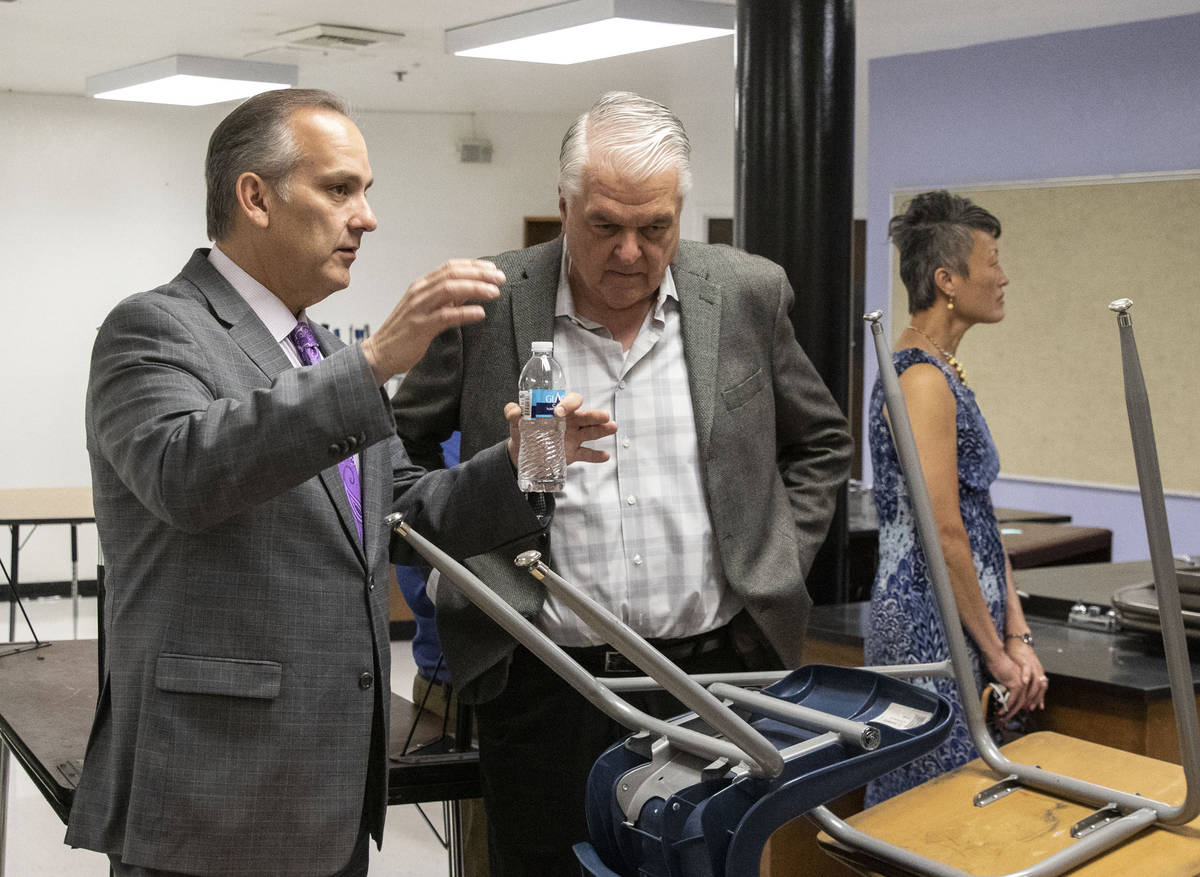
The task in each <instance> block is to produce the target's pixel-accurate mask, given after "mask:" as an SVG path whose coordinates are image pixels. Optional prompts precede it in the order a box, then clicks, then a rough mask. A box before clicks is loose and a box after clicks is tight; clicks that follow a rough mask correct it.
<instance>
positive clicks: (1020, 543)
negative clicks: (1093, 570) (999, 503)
mask: <svg viewBox="0 0 1200 877" xmlns="http://www.w3.org/2000/svg"><path fill="white" fill-rule="evenodd" d="M1000 541H1001V542H1002V543H1004V551H1005V553H1007V554H1008V559H1009V560H1010V561H1012V565H1013V569H1031V568H1033V567H1040V566H1059V565H1062V564H1071V563H1107V562H1108V561H1110V560H1112V530H1107V529H1105V528H1104V527H1080V526H1077V525H1075V524H1047V523H1043V522H1041V521H1007V522H1003V523H1001V524H1000Z"/></svg>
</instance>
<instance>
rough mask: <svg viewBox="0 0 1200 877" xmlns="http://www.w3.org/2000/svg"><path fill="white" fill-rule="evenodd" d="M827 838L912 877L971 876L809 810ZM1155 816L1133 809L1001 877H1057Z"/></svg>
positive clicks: (1150, 822)
mask: <svg viewBox="0 0 1200 877" xmlns="http://www.w3.org/2000/svg"><path fill="white" fill-rule="evenodd" d="M807 815H808V816H809V818H811V819H812V820H813V821H814V822H816V823H817V825H819V826H820V827H821V829H822V830H823V831H825V832H826V833H827V834H828V835H829V836H830V837H832V838H833V839H834V840H837V841H839V842H840V843H842V844H845V845H846V846H849V847H856V848H858V849H862V850H865V851H866V852H868V853H870V854H871V855H873V856H876V857H878V858H880V859H883V860H885V861H887V862H893V863H896V864H899V865H900V866H901V867H902V868H904V869H905V870H906V871H908V872H910V873H912V874H919V875H922V877H973V875H971V874H970V873H969V872H967V871H963V870H960V869H959V868H954V867H951V866H950V865H947V864H945V863H943V862H937V861H934V860H933V859H929V858H926V857H925V856H922V855H919V854H918V853H914V852H913V851H912V850H909V849H906V848H905V847H902V846H898V845H896V844H893V843H888V842H887V841H885V840H880V839H879V838H877V837H875V836H873V835H870V834H866V833H864V832H862V831H859V830H858V829H857V828H854V827H853V826H851V825H849V824H847V823H846V822H844V821H843V820H841V819H839V818H838V817H837V816H835V815H834V814H833V812H832V811H830V810H829V809H828V808H827V807H824V806H821V807H816V808H815V809H813V810H810V811H809V812H808V814H807ZM1155 818H1156V817H1155V813H1154V811H1153V810H1150V809H1141V810H1135V811H1134V812H1132V813H1129V814H1128V815H1126V816H1123V817H1121V818H1120V819H1117V820H1114V821H1113V822H1110V823H1109V824H1108V825H1105V826H1103V827H1102V828H1098V829H1096V830H1095V831H1093V832H1092V833H1091V834H1089V835H1087V837H1082V838H1080V839H1078V840H1076V841H1075V842H1074V843H1073V844H1071V845H1070V846H1069V847H1067V848H1065V849H1062V850H1059V851H1058V852H1056V853H1051V854H1050V855H1049V856H1047V857H1046V858H1044V859H1042V860H1041V861H1039V862H1037V863H1035V864H1033V865H1031V866H1029V867H1028V868H1022V869H1021V870H1019V871H1012V872H1010V873H1008V874H1006V875H1004V877H1057V875H1059V874H1065V873H1066V872H1067V871H1070V870H1071V869H1072V868H1075V867H1077V866H1078V865H1081V864H1082V863H1084V862H1086V861H1088V860H1090V859H1092V858H1095V857H1096V856H1097V855H1099V854H1100V853H1102V852H1104V851H1105V850H1109V849H1112V848H1113V847H1115V846H1116V845H1117V844H1119V843H1121V842H1123V841H1125V840H1128V839H1129V838H1131V837H1133V836H1134V835H1135V834H1137V833H1138V832H1139V831H1142V830H1144V829H1146V828H1148V827H1149V826H1151V825H1153V824H1154V822H1155Z"/></svg>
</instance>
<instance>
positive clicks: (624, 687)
mask: <svg viewBox="0 0 1200 877" xmlns="http://www.w3.org/2000/svg"><path fill="white" fill-rule="evenodd" d="M789 672H790V671H788V670H767V671H764V672H761V673H756V672H745V673H692V674H690V675H691V679H692V681H694V682H695V683H696V684H697V685H703V686H704V687H706V688H707V687H708V686H709V685H712V684H713V683H714V682H728V683H729V684H730V685H739V686H751V687H766V686H768V685H771V684H773V683H775V682H778V681H779V680H780V679H782V678H783V677H784V676H786V675H788V673H789ZM596 681H597V682H599V683H600V684H601V685H603V686H604V687H605V688H607V689H608V690H609V691H624V692H630V691H655V690H661V689H662V683H661V682H659V681H658V680H657V679H655V678H654V677H653V676H612V677H605V678H601V679H597V680H596Z"/></svg>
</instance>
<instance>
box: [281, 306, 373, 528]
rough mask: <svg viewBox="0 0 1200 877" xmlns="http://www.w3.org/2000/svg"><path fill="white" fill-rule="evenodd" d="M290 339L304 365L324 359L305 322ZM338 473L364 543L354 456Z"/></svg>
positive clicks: (301, 323)
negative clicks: (340, 475) (340, 474)
mask: <svg viewBox="0 0 1200 877" xmlns="http://www.w3.org/2000/svg"><path fill="white" fill-rule="evenodd" d="M288 338H289V339H290V340H291V342H292V343H293V344H294V345H296V352H297V353H299V354H300V362H301V363H303V364H304V365H316V364H317V363H318V362H320V361H321V360H322V359H323V358H324V357H322V356H321V348H320V346H318V344H317V338H316V336H315V335H313V332H312V329H310V328H309V327H308V323H305V322H304V321H303V320H301V321H300V322H299V323H297V324H296V328H295V329H293V330H292V331H291V332H290V333H289V334H288ZM338 471H339V472H341V473H342V487H344V488H345V490H346V499H348V500H350V510H351V511H352V512H354V526H355V527H357V528H358V541H359V543H362V541H363V523H362V520H363V518H362V488H361V486H360V485H359V483H358V466H357V465H356V464H355V462H354V455H353V454H351V455H350V456H349V457H347V458H346V459H344V460H342V462H340V463H338Z"/></svg>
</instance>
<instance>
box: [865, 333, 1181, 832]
mask: <svg viewBox="0 0 1200 877" xmlns="http://www.w3.org/2000/svg"><path fill="white" fill-rule="evenodd" d="M882 316H883V314H882V312H880V311H873V312H872V313H870V314H867V315H865V317H864V318H865V319H866V320H868V321H869V322H870V323H871V334H872V336H873V337H874V342H875V354H876V358H877V359H878V361H879V377H880V381H881V382H882V384H883V391H884V398H885V399H886V401H887V412H888V418H889V420H890V421H891V431H892V439H893V441H894V442H895V443H896V451H897V454H898V456H899V458H900V468H901V471H902V472H903V473H904V482H905V484H906V485H907V486H908V494H909V501H910V503H911V505H912V511H913V517H914V519H915V521H916V524H917V535H918V536H919V538H920V541H921V547H922V549H923V551H924V553H925V561H926V564H927V566H928V568H929V576H930V579H931V583H932V585H933V591H934V595H935V596H936V597H937V605H938V612H939V615H940V617H941V621H942V628H943V632H944V633H945V636H946V645H947V647H948V650H949V653H950V664H951V667H952V668H953V671H954V679H955V681H956V683H957V684H958V688H959V692H960V694H961V696H960V698H959V699H960V700H961V702H962V706H963V713H964V715H965V716H966V722H967V730H968V731H969V732H970V734H971V740H972V742H973V743H974V744H975V748H976V749H977V750H978V752H979V755H980V757H981V758H982V759H983V760H984V762H986V763H987V765H988V766H989V767H991V768H992V770H994V771H995V772H996V773H997V774H999V775H1000V776H1007V775H1009V774H1016V775H1017V777H1018V779H1020V780H1021V782H1022V783H1024V784H1025V785H1027V786H1031V787H1033V788H1037V789H1042V790H1044V791H1048V792H1053V793H1056V794H1060V795H1065V796H1067V797H1070V798H1072V799H1073V800H1076V801H1080V802H1083V803H1086V804H1089V805H1092V806H1096V807H1100V806H1104V805H1105V804H1107V803H1109V802H1112V803H1115V804H1116V805H1117V806H1119V807H1121V808H1122V809H1124V810H1138V809H1141V808H1144V807H1152V808H1154V809H1155V810H1158V811H1159V812H1173V810H1174V808H1172V807H1170V806H1169V805H1167V804H1162V803H1159V802H1156V801H1152V800H1149V799H1147V798H1143V797H1141V796H1140V795H1133V794H1130V793H1128V792H1123V791H1120V790H1117V789H1110V788H1107V787H1105V786H1100V785H1097V784H1095V783H1088V782H1084V781H1082V780H1077V779H1075V778H1073V777H1067V776H1062V775H1061V774H1055V773H1051V772H1049V771H1045V770H1042V769H1041V768H1039V767H1035V766H1033V765H1028V764H1020V763H1018V762H1015V761H1011V760H1009V759H1008V758H1007V757H1006V756H1005V755H1004V754H1003V753H1002V752H1000V750H999V748H998V747H997V746H996V744H995V742H994V741H993V740H992V738H991V736H990V735H989V734H988V732H987V725H986V723H985V721H984V717H983V708H982V705H981V703H980V699H979V697H978V696H976V693H975V680H974V677H973V675H972V674H971V671H970V669H969V668H970V666H971V664H970V661H969V658H968V655H967V645H966V634H965V633H963V628H962V622H961V620H960V619H959V615H958V606H957V603H956V601H955V599H954V591H953V589H952V588H951V585H950V573H949V570H948V569H947V567H946V560H945V556H944V555H943V554H942V546H941V541H940V539H939V536H938V531H937V524H936V523H935V521H934V518H933V507H932V505H931V503H930V499H929V489H928V487H927V486H926V484H925V477H924V475H923V473H922V469H921V460H920V457H919V455H918V454H917V445H916V439H915V438H914V437H913V432H912V423H911V422H910V421H909V418H908V408H907V406H906V405H905V404H904V394H903V392H902V391H901V390H900V382H899V380H897V378H896V369H895V366H894V365H893V364H892V356H891V350H890V346H889V345H888V343H887V339H886V337H885V336H884V331H883V325H882V323H881V318H882Z"/></svg>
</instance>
